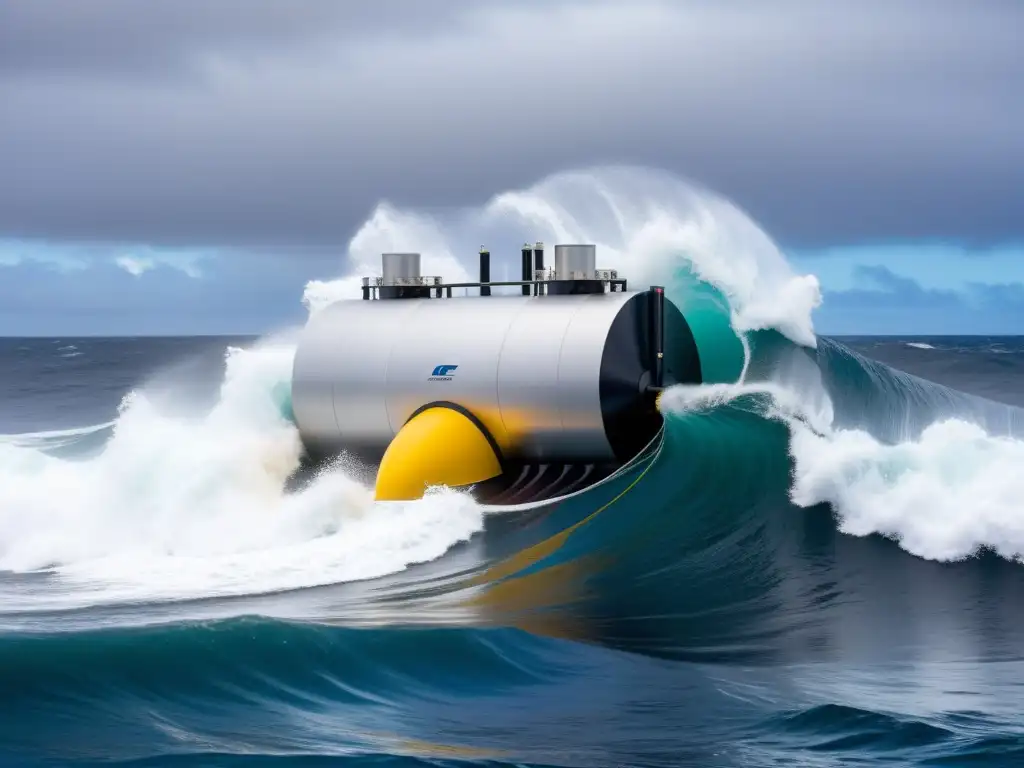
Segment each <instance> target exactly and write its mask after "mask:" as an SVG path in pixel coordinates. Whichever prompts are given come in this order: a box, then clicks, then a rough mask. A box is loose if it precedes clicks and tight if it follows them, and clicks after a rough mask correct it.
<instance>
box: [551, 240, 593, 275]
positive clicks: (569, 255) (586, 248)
mask: <svg viewBox="0 0 1024 768" xmlns="http://www.w3.org/2000/svg"><path fill="white" fill-rule="evenodd" d="M596 272H597V247H596V246H594V245H556V246H555V279H556V280H593V279H594V276H595V274H596Z"/></svg>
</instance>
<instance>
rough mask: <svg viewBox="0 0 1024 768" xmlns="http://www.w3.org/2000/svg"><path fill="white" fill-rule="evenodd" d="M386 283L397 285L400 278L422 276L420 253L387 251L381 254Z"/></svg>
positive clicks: (384, 281)
mask: <svg viewBox="0 0 1024 768" xmlns="http://www.w3.org/2000/svg"><path fill="white" fill-rule="evenodd" d="M381 262H382V265H383V267H384V269H383V281H382V282H383V283H384V285H397V284H398V280H399V279H400V278H401V279H411V278H417V277H421V272H420V255H419V254H418V253H385V254H382V255H381Z"/></svg>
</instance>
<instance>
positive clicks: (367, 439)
mask: <svg viewBox="0 0 1024 768" xmlns="http://www.w3.org/2000/svg"><path fill="white" fill-rule="evenodd" d="M650 300H651V299H650V294H649V293H648V292H647V291H642V292H609V293H605V294H589V295H578V296H500V297H499V296H494V297H488V298H484V297H465V298H458V299H451V300H440V301H438V300H432V299H428V300H410V301H370V302H364V301H359V300H353V301H341V302H337V303H335V304H333V305H331V306H329V307H327V308H325V309H323V310H321V311H320V312H319V313H317V314H316V315H314V316H313V317H312V318H311V319H310V321H309V323H308V325H307V326H306V329H305V330H304V332H303V334H302V337H301V339H300V342H299V346H298V349H297V351H296V355H295V362H294V370H293V381H292V406H293V411H294V413H295V419H296V424H297V425H298V428H299V431H300V434H301V436H302V439H303V442H304V443H305V444H306V446H307V448H308V449H309V450H310V452H311V453H313V454H320V455H324V454H334V453H338V452H341V451H345V450H348V451H352V452H354V453H356V454H358V455H361V456H367V457H371V458H374V457H379V456H380V455H382V454H383V452H384V450H385V449H386V448H387V446H388V444H389V443H390V442H391V440H392V438H393V437H394V436H395V435H396V434H397V433H398V431H399V430H400V429H401V428H402V426H403V425H404V424H405V422H406V421H407V420H408V419H409V418H410V417H411V416H412V415H413V414H414V413H415V412H416V410H417V409H419V408H422V407H424V406H426V405H429V404H431V403H453V404H456V405H458V406H461V407H462V408H465V409H467V410H468V411H470V412H471V413H472V414H473V415H474V416H475V417H476V418H478V419H479V420H480V422H481V423H482V424H483V425H484V426H485V427H486V429H487V430H488V431H489V432H490V434H491V436H492V437H493V439H494V440H495V442H496V443H497V444H498V445H499V447H500V449H501V451H502V453H503V455H504V457H505V458H509V459H515V460H523V461H570V462H571V461H581V462H587V461H616V460H619V461H624V460H627V459H628V458H630V457H631V455H632V454H633V453H635V452H636V451H638V450H640V448H642V447H643V445H645V444H646V442H647V441H648V440H650V438H651V437H653V435H654V434H655V433H656V432H657V429H658V427H659V426H660V416H659V415H658V414H657V412H656V411H655V410H654V409H653V408H652V407H651V400H650V397H649V395H648V394H647V393H646V392H645V388H646V385H647V383H649V381H650V371H651V370H652V368H653V361H652V360H649V359H648V358H649V357H650V349H651V344H650V339H649V338H648V337H649V334H650V322H649V318H650ZM665 336H666V354H665V359H664V364H665V370H666V374H667V378H670V379H671V380H673V381H681V382H692V383H697V382H699V381H700V361H699V357H698V354H697V348H696V346H695V344H694V342H693V335H692V334H691V333H690V329H689V326H688V325H687V324H686V320H685V319H684V318H683V316H682V314H681V313H680V312H679V310H678V309H677V308H676V307H675V306H674V305H672V304H671V303H669V302H666V305H665ZM438 449H439V450H443V449H444V448H443V446H439V448H438Z"/></svg>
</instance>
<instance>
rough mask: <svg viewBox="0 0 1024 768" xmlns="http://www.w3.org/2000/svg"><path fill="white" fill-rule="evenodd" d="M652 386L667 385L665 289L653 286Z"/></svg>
mask: <svg viewBox="0 0 1024 768" xmlns="http://www.w3.org/2000/svg"><path fill="white" fill-rule="evenodd" d="M651 386H653V387H657V388H659V389H660V388H661V387H663V386H665V289H664V287H662V286H660V285H652V286H651Z"/></svg>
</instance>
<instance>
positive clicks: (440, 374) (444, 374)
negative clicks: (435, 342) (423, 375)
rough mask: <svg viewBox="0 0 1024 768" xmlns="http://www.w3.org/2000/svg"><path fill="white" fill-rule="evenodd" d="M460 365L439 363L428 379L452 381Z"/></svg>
mask: <svg viewBox="0 0 1024 768" xmlns="http://www.w3.org/2000/svg"><path fill="white" fill-rule="evenodd" d="M458 367H459V366H457V365H439V366H437V367H436V368H434V372H433V373H432V374H430V377H429V378H428V379H427V381H451V380H452V374H453V373H455V369H456V368H458Z"/></svg>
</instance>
